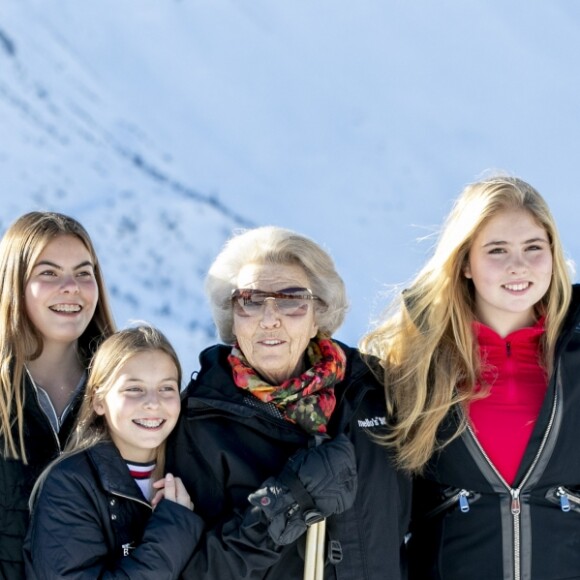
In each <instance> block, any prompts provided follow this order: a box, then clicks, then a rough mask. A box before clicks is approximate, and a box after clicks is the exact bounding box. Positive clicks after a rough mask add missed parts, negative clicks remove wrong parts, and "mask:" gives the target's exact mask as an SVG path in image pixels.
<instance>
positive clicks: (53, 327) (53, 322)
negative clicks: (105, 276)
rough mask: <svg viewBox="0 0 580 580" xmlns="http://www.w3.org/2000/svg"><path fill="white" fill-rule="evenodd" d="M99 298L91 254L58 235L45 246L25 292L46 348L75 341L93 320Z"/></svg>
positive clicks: (74, 240) (73, 238)
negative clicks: (54, 343) (53, 344)
mask: <svg viewBox="0 0 580 580" xmlns="http://www.w3.org/2000/svg"><path fill="white" fill-rule="evenodd" d="M98 298H99V290H98V287H97V282H96V280H95V272H94V264H93V260H92V258H91V254H90V253H89V251H88V250H87V248H86V246H85V245H84V244H83V243H82V242H81V240H80V239H79V238H77V237H76V236H71V235H60V236H57V237H56V238H54V239H53V240H52V241H50V242H49V243H48V244H47V245H46V246H45V248H44V250H43V251H42V252H41V254H40V255H39V256H38V259H37V260H36V262H35V264H34V266H33V268H32V273H31V275H30V278H29V279H28V281H27V282H26V286H25V289H24V301H25V306H26V312H27V314H28V317H29V318H30V320H31V322H32V324H33V325H34V326H35V327H36V329H37V330H38V331H39V332H40V334H41V335H42V338H43V340H44V343H45V345H46V343H47V342H50V341H54V342H61V343H66V344H70V343H72V342H74V341H76V340H77V339H78V338H79V337H80V336H81V335H82V334H83V332H84V331H85V330H86V328H87V326H88V325H89V322H90V321H91V319H92V318H93V315H94V313H95V308H96V306H97V301H98Z"/></svg>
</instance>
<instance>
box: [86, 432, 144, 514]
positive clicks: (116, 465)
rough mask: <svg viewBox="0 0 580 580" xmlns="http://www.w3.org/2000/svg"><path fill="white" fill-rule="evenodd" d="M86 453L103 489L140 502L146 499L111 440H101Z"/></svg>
mask: <svg viewBox="0 0 580 580" xmlns="http://www.w3.org/2000/svg"><path fill="white" fill-rule="evenodd" d="M87 455H88V457H89V460H90V462H91V463H92V464H93V468H94V469H95V472H96V473H97V476H98V478H99V479H100V482H101V485H102V487H103V489H104V490H105V491H107V492H109V493H113V494H116V495H122V496H125V497H129V498H130V499H135V500H137V501H141V502H145V501H146V499H145V498H144V497H143V494H142V493H141V490H140V489H139V486H138V485H137V484H136V483H135V480H134V479H133V477H131V474H130V473H129V468H128V467H127V464H126V463H125V460H124V459H123V458H122V457H121V454H120V453H119V451H118V449H117V448H116V447H115V445H114V444H113V443H112V442H111V441H102V442H101V443H97V444H96V445H94V446H93V447H89V448H88V449H87ZM147 503H148V502H147Z"/></svg>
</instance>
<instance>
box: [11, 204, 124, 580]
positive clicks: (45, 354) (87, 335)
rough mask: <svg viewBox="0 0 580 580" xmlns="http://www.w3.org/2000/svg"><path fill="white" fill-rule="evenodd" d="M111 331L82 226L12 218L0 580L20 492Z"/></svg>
mask: <svg viewBox="0 0 580 580" xmlns="http://www.w3.org/2000/svg"><path fill="white" fill-rule="evenodd" d="M113 330H114V323H113V318H112V315H111V311H110V308H109V302H108V298H107V295H106V292H105V285H104V280H103V275H102V272H101V268H100V264H99V261H98V259H97V255H96V253H95V249H94V246H93V243H92V241H91V239H90V237H89V235H88V233H87V232H86V230H85V229H84V228H83V226H82V225H81V224H80V223H79V222H78V221H76V220H75V219H73V218H71V217H69V216H66V215H63V214H59V213H53V212H30V213H27V214H25V215H23V216H21V217H20V218H18V219H17V220H16V221H15V222H14V223H13V224H12V225H11V226H10V227H9V228H8V230H7V231H6V233H5V234H4V236H3V238H2V241H1V242H0V578H10V579H11V580H12V579H18V578H22V577H23V576H24V568H23V562H22V541H23V538H24V534H25V533H26V526H27V523H28V499H29V495H30V491H31V489H32V486H33V485H34V482H35V480H36V478H37V477H38V475H39V473H40V472H41V471H42V470H43V469H44V467H45V466H46V465H47V464H48V463H49V462H50V461H51V460H52V459H54V458H55V457H57V456H58V455H59V453H60V452H61V450H62V448H63V447H64V444H65V442H66V440H67V438H68V435H69V433H70V431H71V427H72V424H73V421H74V419H75V417H76V414H77V412H78V408H79V405H80V401H81V399H82V393H83V389H84V384H85V381H86V368H87V365H88V363H89V361H90V359H91V357H92V355H93V353H94V351H95V350H96V348H97V346H98V345H99V343H100V342H101V341H102V340H103V339H104V338H105V337H107V336H108V335H109V334H111V332H113Z"/></svg>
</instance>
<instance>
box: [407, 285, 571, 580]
mask: <svg viewBox="0 0 580 580" xmlns="http://www.w3.org/2000/svg"><path fill="white" fill-rule="evenodd" d="M455 425H456V421H455V420H454V417H453V416H450V417H449V419H448V421H447V423H446V425H445V426H444V427H443V429H442V432H441V437H442V438H443V439H444V438H446V437H448V435H449V434H450V433H452V432H453V429H454V426H455ZM413 503H414V507H413V524H412V536H411V541H410V542H409V561H410V570H411V574H410V577H411V578H412V579H413V580H431V579H436V580H467V579H469V580H490V579H493V580H564V579H566V580H573V579H580V288H579V287H577V286H575V287H574V289H573V301H572V305H571V308H570V311H569V315H568V319H567V321H566V324H565V327H564V329H563V332H562V333H561V336H560V339H559V341H558V345H557V350H556V355H555V364H554V371H553V373H552V376H551V377H550V380H549V384H548V390H547V392H546V396H545V400H544V402H543V406H542V409H541V411H540V415H539V418H538V420H537V423H536V425H535V428H534V431H533V433H532V436H531V439H530V441H529V444H528V447H527V449H526V452H525V454H524V458H523V460H522V463H521V465H520V468H519V471H518V474H517V476H516V479H515V483H514V485H512V486H510V485H508V484H507V483H506V482H505V480H504V479H503V478H502V477H501V475H500V474H499V473H498V472H497V470H496V469H495V468H494V467H493V466H492V465H491V463H490V462H489V461H488V459H487V457H486V455H485V453H484V452H483V450H482V448H481V447H480V445H479V443H478V442H477V440H476V439H475V437H474V435H473V433H472V431H471V430H467V431H465V432H464V433H463V434H462V436H461V437H459V438H457V439H455V440H454V441H452V442H451V443H450V444H449V445H447V446H446V447H444V448H443V450H442V451H440V452H439V453H436V454H435V455H434V457H433V458H432V459H431V461H430V462H429V464H428V466H427V470H426V472H425V475H424V477H423V478H422V479H419V480H417V481H416V483H415V486H414V501H413Z"/></svg>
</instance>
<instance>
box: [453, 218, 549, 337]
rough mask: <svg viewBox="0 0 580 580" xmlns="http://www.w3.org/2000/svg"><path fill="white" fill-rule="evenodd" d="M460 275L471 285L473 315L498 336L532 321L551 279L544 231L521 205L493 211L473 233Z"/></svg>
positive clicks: (547, 245)
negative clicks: (472, 288)
mask: <svg viewBox="0 0 580 580" xmlns="http://www.w3.org/2000/svg"><path fill="white" fill-rule="evenodd" d="M464 275H465V276H466V277H467V278H471V279H472V280H473V284H474V286H475V311H476V316H477V318H478V320H480V321H481V322H483V323H484V324H486V325H487V326H490V327H491V328H493V329H494V330H495V331H496V332H498V333H499V334H500V335H501V336H506V335H507V334H509V333H510V332H513V331H514V330H518V329H519V328H523V327H525V326H529V325H531V324H533V323H534V321H535V313H534V305H535V304H537V303H538V302H539V301H540V300H541V299H542V297H543V296H544V295H545V294H546V292H547V291H548V288H549V286H550V282H551V278H552V250H551V247H550V241H549V239H548V235H547V233H546V230H545V229H544V228H543V227H542V226H540V225H539V224H538V223H537V222H536V220H535V219H534V218H533V216H532V215H531V214H530V213H529V212H527V211H525V210H504V211H502V212H500V213H498V214H497V215H496V216H494V217H493V218H491V219H490V220H489V221H488V222H487V223H486V224H485V226H484V227H483V228H481V230H480V231H479V233H478V234H477V235H476V236H475V238H474V240H473V244H472V246H471V249H470V251H469V257H468V262H467V264H466V266H465V267H464Z"/></svg>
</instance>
